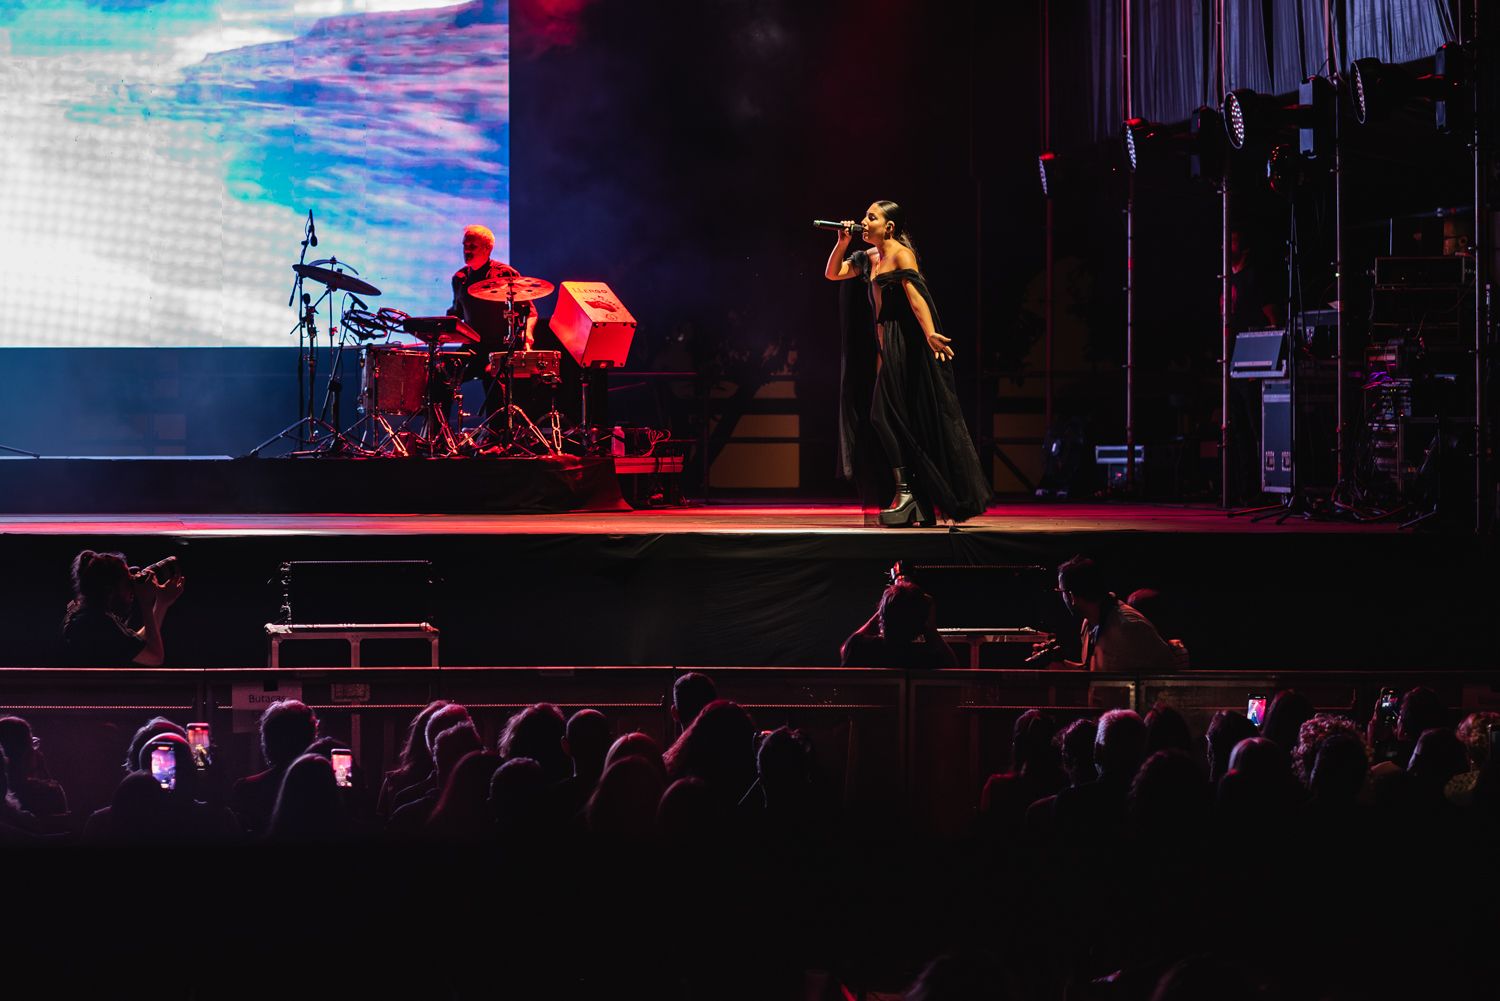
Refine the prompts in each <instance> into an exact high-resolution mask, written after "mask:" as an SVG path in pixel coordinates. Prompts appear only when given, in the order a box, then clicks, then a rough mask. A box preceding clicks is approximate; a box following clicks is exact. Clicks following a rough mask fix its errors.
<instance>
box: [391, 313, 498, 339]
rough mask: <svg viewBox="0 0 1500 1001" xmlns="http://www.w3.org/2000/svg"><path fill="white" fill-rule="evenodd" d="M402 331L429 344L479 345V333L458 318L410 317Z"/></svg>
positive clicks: (403, 323)
mask: <svg viewBox="0 0 1500 1001" xmlns="http://www.w3.org/2000/svg"><path fill="white" fill-rule="evenodd" d="M401 329H402V330H404V331H406V332H407V333H408V334H411V335H412V336H413V337H415V338H417V340H419V341H425V342H426V343H428V344H478V343H479V331H477V330H475V329H474V328H473V327H471V326H469V325H468V324H467V323H465V322H464V321H462V320H460V319H459V318H458V317H456V316H408V317H406V319H404V320H402V321H401Z"/></svg>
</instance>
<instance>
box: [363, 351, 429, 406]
mask: <svg viewBox="0 0 1500 1001" xmlns="http://www.w3.org/2000/svg"><path fill="white" fill-rule="evenodd" d="M359 368H360V374H359V405H360V408H361V410H363V412H364V413H366V414H372V413H379V414H396V415H399V416H402V417H410V416H412V415H414V414H420V413H421V412H422V408H423V407H425V406H426V405H427V349H426V348H420V347H417V348H414V347H407V346H405V345H401V344H370V345H367V346H366V347H365V348H364V350H363V353H362V354H361V355H360V359H359Z"/></svg>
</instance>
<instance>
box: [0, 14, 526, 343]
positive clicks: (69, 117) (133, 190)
mask: <svg viewBox="0 0 1500 1001" xmlns="http://www.w3.org/2000/svg"><path fill="white" fill-rule="evenodd" d="M508 21H509V9H508V3H507V2H505V0H498V2H496V0H478V2H471V3H463V4H453V3H451V2H449V3H430V2H423V0H0V346H5V347H74V346H77V347H154V346H161V347H187V346H247V347H248V346H289V345H290V346H295V345H296V343H297V336H296V334H295V332H293V333H289V331H291V330H292V328H293V327H294V325H295V323H296V319H297V317H296V315H295V312H294V311H293V310H291V309H288V308H287V298H288V296H289V295H290V293H291V290H292V279H293V273H292V268H291V266H292V265H293V264H296V263H297V260H298V256H299V254H300V253H301V242H302V238H303V227H304V224H305V222H306V219H307V213H308V211H309V210H312V211H313V212H314V214H315V217H316V223H317V235H318V240H319V243H318V246H317V247H316V248H309V249H308V253H307V261H308V262H309V263H310V262H312V261H314V260H316V259H321V258H328V257H337V259H338V260H339V261H340V262H347V263H348V264H349V265H352V266H353V267H354V268H356V269H358V273H359V275H360V277H361V278H362V279H364V280H365V281H367V282H369V283H370V284H372V285H375V286H376V287H378V288H379V289H380V290H381V292H382V293H383V295H382V296H381V297H380V298H379V299H372V300H369V305H370V308H371V309H374V308H377V307H380V306H392V307H395V308H398V309H401V310H403V311H405V312H407V313H411V314H414V315H422V314H433V313H441V312H443V310H444V309H446V308H447V306H448V304H449V302H450V291H449V288H450V287H449V283H448V279H449V276H450V275H452V273H453V272H454V270H455V269H457V268H458V267H459V266H461V265H462V264H463V259H462V254H461V250H460V246H461V240H462V232H463V228H464V226H466V225H468V224H470V223H480V224H483V225H486V226H488V227H490V229H492V230H493V231H494V233H495V239H496V246H495V251H494V256H495V257H496V258H497V259H501V260H504V259H507V258H508V256H509V244H510V240H509V202H510V169H509V161H510V144H509V81H510V73H509V37H508V34H509V27H508ZM307 291H309V292H311V293H312V294H313V296H314V297H315V298H316V297H317V295H319V294H320V293H321V292H322V288H321V287H320V286H315V285H313V284H312V283H311V282H309V283H308V285H307ZM343 304H344V303H343V299H342V297H340V299H339V301H338V302H337V303H336V307H335V308H336V311H337V310H339V309H341V308H342V306H343ZM327 315H328V314H327V309H326V304H325V307H324V309H322V310H321V311H320V329H326V323H327Z"/></svg>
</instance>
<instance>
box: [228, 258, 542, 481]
mask: <svg viewBox="0 0 1500 1001" xmlns="http://www.w3.org/2000/svg"><path fill="white" fill-rule="evenodd" d="M307 242H308V240H307V239H304V241H303V256H304V257H305V256H306V249H307ZM292 270H293V272H294V273H295V275H296V280H295V283H294V285H293V289H292V302H296V301H297V298H298V297H299V296H300V297H301V302H302V306H301V312H300V315H299V317H298V321H297V325H296V326H295V327H294V328H293V330H292V332H297V333H299V334H300V335H301V337H302V339H303V343H304V344H305V345H307V349H306V351H305V353H304V354H303V358H302V363H301V364H299V367H298V398H299V399H303V400H305V403H306V410H305V411H304V412H303V414H302V416H300V417H299V418H298V420H297V421H296V422H295V423H293V424H291V425H289V426H287V427H286V428H283V429H282V430H281V431H279V432H277V433H276V434H274V435H272V436H271V437H270V438H268V439H266V440H265V441H263V442H261V443H260V444H259V445H257V446H256V447H255V448H254V449H252V450H251V451H250V452H249V455H251V456H254V455H257V454H259V453H260V451H261V450H262V449H264V448H266V447H267V446H269V445H270V444H272V443H273V442H275V441H278V440H294V441H297V442H298V444H299V446H300V447H299V449H298V450H297V451H293V452H292V453H290V454H291V455H294V456H307V455H344V456H351V457H411V456H427V457H433V456H463V455H512V456H539V455H561V454H562V452H563V444H564V440H565V438H567V437H569V435H567V434H565V432H564V429H563V418H562V414H561V413H559V412H558V409H557V402H556V395H557V388H558V386H559V385H560V384H561V381H562V380H561V376H560V374H559V367H560V363H561V354H562V353H561V352H560V351H528V350H524V345H525V317H526V313H525V311H524V310H521V309H518V308H517V305H518V304H520V303H526V302H532V301H534V300H537V299H541V298H544V297H545V296H548V295H550V294H551V293H552V292H553V290H554V288H555V286H554V285H553V284H552V283H551V282H548V281H544V280H542V279H540V278H528V277H525V276H522V275H508V276H502V277H497V278H489V279H486V280H483V281H480V282H476V283H475V284H473V285H470V286H469V287H468V290H467V294H468V295H469V296H471V297H472V298H475V299H479V300H483V301H489V302H496V303H499V304H501V307H502V309H501V313H502V315H503V316H504V318H505V332H504V337H503V341H502V346H503V348H504V350H500V351H494V352H490V353H489V355H488V358H487V359H486V361H487V364H486V365H484V366H483V367H484V369H485V371H486V373H488V374H489V375H490V376H491V377H492V378H493V379H494V380H495V383H496V385H497V393H498V394H499V395H500V397H501V399H500V401H499V405H498V406H496V407H495V409H494V411H493V412H492V413H490V414H489V415H487V417H486V418H485V420H484V421H483V422H482V423H479V424H478V425H476V426H475V427H473V428H470V429H468V430H465V429H464V428H463V423H462V417H463V416H466V415H464V414H463V411H462V408H461V406H460V407H459V414H460V420H459V422H458V426H457V427H456V428H455V426H454V424H453V422H452V421H450V412H451V411H452V409H453V408H454V405H455V403H456V402H460V401H461V394H460V393H459V392H458V389H459V385H460V383H461V382H462V381H463V378H464V375H465V373H466V372H470V371H472V370H474V368H475V367H476V365H475V363H476V362H477V361H478V358H477V353H478V351H479V350H480V347H479V346H480V343H481V341H482V338H481V336H480V334H479V332H478V331H476V330H475V329H474V328H473V327H472V326H470V325H469V324H468V323H465V322H464V321H463V320H462V319H460V318H459V317H456V316H410V315H408V314H406V313H404V312H402V311H401V310H398V309H391V308H383V309H379V310H375V311H371V310H370V308H369V306H368V304H366V303H365V302H364V301H363V300H362V299H361V298H360V296H369V297H371V298H374V297H375V296H378V295H380V289H378V288H376V287H375V286H374V285H371V284H370V283H369V282H367V281H364V280H363V279H361V278H359V277H357V276H358V271H357V269H355V268H353V267H352V266H351V265H349V264H348V263H347V262H342V261H339V260H338V259H337V258H332V257H330V258H328V259H327V260H321V261H314V262H312V263H311V264H303V263H298V264H295V265H293V267H292ZM351 272H352V273H351ZM304 281H310V282H314V283H316V284H318V285H321V286H323V293H322V295H321V296H320V297H319V298H318V299H317V301H315V302H314V301H312V300H311V296H310V295H309V294H307V293H304V292H303V291H302V285H303V282H304ZM337 292H343V293H345V300H344V301H345V307H346V308H345V309H344V311H343V313H342V315H341V317H340V318H339V320H338V322H337V323H335V321H334V315H333V298H334V294H335V293H337ZM325 300H327V301H328V304H329V305H328V331H329V333H328V337H329V341H330V343H329V345H328V353H329V355H330V358H331V366H330V367H331V371H330V373H329V375H328V382H327V387H326V392H325V395H324V398H323V403H322V406H321V408H319V409H317V410H315V409H314V406H315V402H316V401H315V394H316V378H315V377H316V372H317V362H316V356H317V350H316V343H317V336H318V330H317V319H318V309H319V307H320V306H321V304H322V303H323V302H324V301H325ZM393 333H405V334H409V335H411V336H412V337H415V338H416V339H417V340H418V341H419V342H420V344H397V343H376V342H378V341H379V340H381V339H384V338H388V337H389V336H390V335H391V334H393ZM350 334H352V335H354V337H355V338H357V339H358V340H360V341H362V342H366V343H363V344H362V345H361V347H360V387H359V407H358V409H359V414H360V418H359V420H358V421H356V422H355V423H354V424H353V425H352V426H351V427H349V428H347V429H342V430H341V429H340V427H339V424H340V421H339V399H340V395H341V390H342V385H341V382H340V380H339V378H338V373H339V371H340V362H341V360H342V356H343V350H344V347H345V344H346V343H347V342H348V335H350ZM304 372H305V374H306V378H307V385H306V386H304V384H303V382H302V380H303V376H304ZM522 379H527V380H535V381H536V382H537V383H539V384H541V385H543V386H545V387H546V388H548V389H549V390H551V398H552V406H551V408H550V410H549V411H548V412H547V413H546V414H545V415H543V417H542V427H538V426H537V424H536V423H535V422H534V421H532V419H531V418H530V417H529V416H528V415H527V414H526V411H525V410H523V409H522V408H521V407H520V406H519V405H518V404H517V403H516V401H515V383H516V381H517V380H522ZM304 392H305V393H306V396H305V397H304Z"/></svg>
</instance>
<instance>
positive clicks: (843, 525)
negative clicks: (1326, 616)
mask: <svg viewBox="0 0 1500 1001" xmlns="http://www.w3.org/2000/svg"><path fill="white" fill-rule="evenodd" d="M957 531H958V532H960V533H969V534H976V535H978V534H984V535H989V534H1018V535H1038V534H1056V533H1065V534H1075V533H1116V532H1129V533H1138V532H1148V533H1149V532H1166V533H1174V534H1176V533H1199V534H1233V535H1281V534H1286V533H1295V534H1329V533H1335V534H1346V533H1356V534H1390V533H1396V532H1399V529H1398V527H1397V524H1396V522H1395V521H1394V520H1388V521H1382V522H1363V523H1356V522H1348V521H1318V520H1308V521H1304V520H1303V519H1301V518H1295V517H1294V518H1288V519H1286V520H1285V521H1284V522H1282V523H1281V524H1277V521H1276V518H1275V517H1272V518H1267V519H1264V520H1262V521H1258V522H1255V521H1251V520H1250V518H1249V517H1246V516H1237V517H1229V516H1228V514H1226V512H1225V511H1224V510H1223V509H1221V508H1218V507H1214V506H1209V505H1180V504H1124V503H1097V502H1095V503H1089V502H1072V501H1058V502H1050V503H1046V502H1044V503H1038V502H1035V501H1018V502H1014V503H1001V504H997V505H996V506H994V507H991V508H990V509H989V511H987V512H986V513H985V514H984V515H982V516H980V517H978V518H974V519H972V520H970V521H967V522H964V523H963V524H961V525H959V526H957ZM949 532H950V529H949V528H948V527H946V526H942V525H940V526H938V527H936V528H927V529H914V528H907V529H888V528H880V527H878V526H871V525H866V516H865V512H863V511H861V509H860V508H859V507H857V506H854V505H839V504H803V505H769V504H711V505H707V506H702V505H700V506H694V507H681V508H664V509H653V510H640V511H605V512H598V511H595V512H565V513H559V514H338V513H328V514H269V515H204V514H192V515H184V514H168V513H163V514H130V515H8V516H4V517H3V518H0V533H6V534H15V535H133V536H142V535H146V536H149V535H168V536H181V537H216V536H217V537H224V536H230V537H233V536H339V535H386V536H413V535H679V534H699V535H781V534H792V535H856V536H857V535H878V536H886V537H888V538H895V537H899V536H931V535H940V534H948V533H949Z"/></svg>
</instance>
